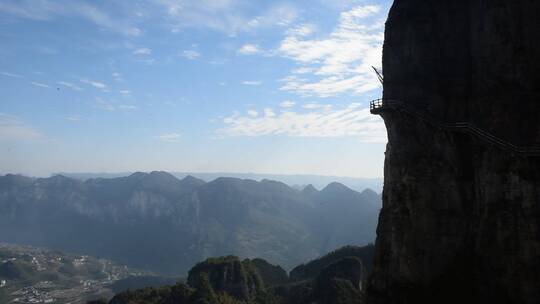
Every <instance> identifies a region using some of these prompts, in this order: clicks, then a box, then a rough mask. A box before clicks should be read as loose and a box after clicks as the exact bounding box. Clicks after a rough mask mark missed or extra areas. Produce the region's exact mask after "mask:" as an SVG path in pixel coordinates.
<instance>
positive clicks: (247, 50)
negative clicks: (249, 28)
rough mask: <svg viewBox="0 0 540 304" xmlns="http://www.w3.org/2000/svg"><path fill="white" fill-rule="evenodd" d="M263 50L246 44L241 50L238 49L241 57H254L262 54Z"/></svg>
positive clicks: (254, 45)
mask: <svg viewBox="0 0 540 304" xmlns="http://www.w3.org/2000/svg"><path fill="white" fill-rule="evenodd" d="M260 52H261V50H260V48H259V46H258V45H256V44H249V43H248V44H244V45H243V46H242V47H241V48H239V49H238V54H241V55H254V54H257V53H260Z"/></svg>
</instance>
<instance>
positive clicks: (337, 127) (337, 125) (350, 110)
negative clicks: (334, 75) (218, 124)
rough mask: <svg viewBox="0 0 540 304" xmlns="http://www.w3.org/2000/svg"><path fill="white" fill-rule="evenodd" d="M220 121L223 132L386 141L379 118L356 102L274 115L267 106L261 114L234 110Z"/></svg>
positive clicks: (231, 134) (240, 134)
mask: <svg viewBox="0 0 540 304" xmlns="http://www.w3.org/2000/svg"><path fill="white" fill-rule="evenodd" d="M222 121H223V123H224V124H225V127H223V128H221V129H219V130H218V131H217V133H218V134H220V135H225V136H250V137H254V136H268V135H281V136H289V137H314V138H324V137H358V138H359V140H360V141H362V142H376V143H384V142H386V129H385V126H384V123H383V121H382V119H381V118H380V117H377V116H374V115H371V113H370V112H369V109H368V108H361V107H360V105H359V104H355V103H353V104H350V105H349V106H347V107H342V108H339V109H332V108H318V109H310V110H309V111H303V112H294V111H282V112H281V113H279V114H277V115H276V114H275V113H274V111H273V110H272V109H269V108H267V109H265V111H264V115H260V116H259V115H257V116H253V115H249V113H248V115H246V116H242V115H241V114H240V113H238V112H235V113H233V114H232V115H231V116H229V117H226V118H224V119H223V120H222Z"/></svg>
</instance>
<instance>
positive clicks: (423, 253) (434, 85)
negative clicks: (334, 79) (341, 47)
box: [367, 0, 540, 303]
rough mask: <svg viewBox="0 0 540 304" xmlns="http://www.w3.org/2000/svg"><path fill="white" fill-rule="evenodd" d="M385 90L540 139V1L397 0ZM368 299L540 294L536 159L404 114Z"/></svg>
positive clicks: (392, 142) (410, 103)
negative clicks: (514, 153) (439, 127)
mask: <svg viewBox="0 0 540 304" xmlns="http://www.w3.org/2000/svg"><path fill="white" fill-rule="evenodd" d="M385 35H386V38H385V45H384V55H383V70H384V76H385V85H384V97H385V98H393V99H400V100H402V101H404V102H405V103H406V105H407V107H410V108H414V109H415V110H416V111H419V112H422V113H425V114H426V115H429V116H431V117H434V118H437V119H438V120H440V121H443V122H470V123H473V124H475V125H476V126H478V127H480V128H482V129H484V130H486V131H488V132H490V133H492V134H494V135H496V136H498V137H500V138H503V139H505V140H507V141H509V142H511V143H514V144H517V145H521V146H527V145H536V146H539V145H540V1H534V0H512V1H510V0H505V1H503V0H468V1H465V0H437V1H435V0H395V2H394V5H393V7H392V9H391V11H390V15H389V19H388V21H387V25H386V34H385ZM382 116H383V118H384V120H385V123H386V126H387V129H388V139H389V142H388V146H387V152H386V162H385V185H384V194H383V209H382V211H381V215H380V218H379V226H378V232H377V234H378V236H377V244H376V247H377V249H376V258H375V270H374V273H373V275H372V277H371V278H370V281H369V286H368V290H367V300H368V303H421V302H420V301H422V302H424V301H428V300H431V301H433V303H464V301H466V300H473V301H474V300H476V301H478V302H479V303H539V302H540V158H539V157H537V158H525V157H520V156H518V155H513V154H512V153H511V152H508V151H503V150H501V149H499V148H497V147H494V146H491V145H489V144H486V143H484V142H482V141H480V140H479V139H477V138H475V137H472V136H470V135H467V134H463V133H457V132H451V131H448V130H444V129H438V128H435V127H434V126H432V125H430V124H428V123H425V122H423V121H420V120H418V119H415V118H413V117H411V116H409V115H407V114H404V113H401V112H395V111H394V112H393V111H387V112H384V113H383V114H382Z"/></svg>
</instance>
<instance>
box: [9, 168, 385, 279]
mask: <svg viewBox="0 0 540 304" xmlns="http://www.w3.org/2000/svg"><path fill="white" fill-rule="evenodd" d="M380 200H381V197H380V195H378V194H377V193H375V192H374V191H372V190H364V191H363V192H361V193H360V192H356V191H354V190H351V189H349V188H347V187H346V186H344V185H342V184H339V183H330V184H329V185H327V186H326V187H325V188H324V189H322V190H320V191H319V190H317V189H315V188H314V187H313V186H309V185H308V186H306V187H304V188H303V189H302V190H299V189H294V188H292V187H290V186H288V185H286V184H284V183H281V182H277V181H272V180H262V181H255V180H249V179H239V178H230V177H229V178H217V179H215V180H213V181H210V182H205V181H203V180H201V179H197V178H195V177H192V176H186V177H184V178H183V179H178V178H176V177H175V176H173V175H171V174H169V173H166V172H151V173H141V172H137V173H133V174H131V175H129V176H125V177H117V178H91V179H86V180H81V179H75V178H70V177H66V176H62V175H55V176H52V177H49V178H31V177H25V176H21V175H10V174H8V175H5V176H2V177H0V231H2V233H1V234H0V241H4V242H11V243H19V244H30V245H36V246H46V247H49V248H56V249H60V250H67V251H70V252H75V253H81V254H90V255H93V256H97V257H104V258H109V259H111V260H115V261H117V262H119V263H123V264H126V265H129V266H133V267H137V268H140V269H147V270H151V271H155V272H159V273H162V274H168V275H185V273H186V272H187V270H188V269H189V268H190V267H191V266H192V265H194V264H195V263H197V262H199V261H201V260H203V259H205V258H207V257H210V256H223V255H230V254H233V255H237V256H240V257H246V258H252V257H261V258H264V259H266V260H268V261H269V262H271V263H274V264H279V265H283V266H284V267H285V268H286V269H290V268H291V267H293V266H294V265H296V264H299V263H300V262H303V261H306V260H310V259H313V258H316V257H318V256H320V255H321V254H323V253H326V252H328V251H331V250H333V249H335V248H338V247H341V246H343V245H348V244H356V245H365V244H368V243H370V242H373V240H374V239H375V229H376V225H377V216H378V212H379V208H380Z"/></svg>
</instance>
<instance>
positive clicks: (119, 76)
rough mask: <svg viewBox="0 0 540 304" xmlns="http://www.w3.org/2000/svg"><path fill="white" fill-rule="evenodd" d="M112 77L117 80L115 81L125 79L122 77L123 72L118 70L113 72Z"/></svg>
mask: <svg viewBox="0 0 540 304" xmlns="http://www.w3.org/2000/svg"><path fill="white" fill-rule="evenodd" d="M111 76H112V78H113V79H114V80H115V81H118V82H122V81H124V78H123V77H122V74H120V73H118V72H113V73H112V74H111Z"/></svg>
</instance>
